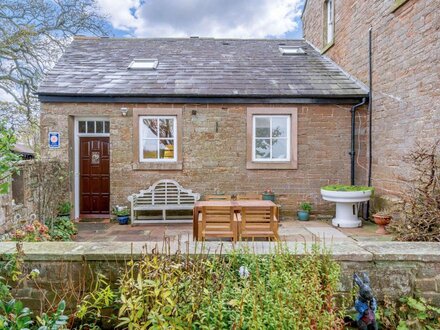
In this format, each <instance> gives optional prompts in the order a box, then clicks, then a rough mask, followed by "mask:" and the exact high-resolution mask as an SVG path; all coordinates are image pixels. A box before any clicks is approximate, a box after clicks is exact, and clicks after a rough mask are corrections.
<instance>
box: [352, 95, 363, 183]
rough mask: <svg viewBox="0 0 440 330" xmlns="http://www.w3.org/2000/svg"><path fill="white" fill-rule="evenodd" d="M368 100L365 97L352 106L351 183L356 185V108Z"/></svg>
mask: <svg viewBox="0 0 440 330" xmlns="http://www.w3.org/2000/svg"><path fill="white" fill-rule="evenodd" d="M366 102H367V99H366V98H365V97H364V98H363V99H362V102H361V103H358V104H355V105H353V106H352V107H351V110H350V112H351V151H350V152H349V155H350V158H351V159H350V160H351V171H350V178H351V180H350V182H351V183H350V184H351V185H352V186H354V178H355V166H354V165H355V155H356V151H355V145H356V143H355V134H356V109H357V108H359V107H361V106H363V105H364V104H365V103H366Z"/></svg>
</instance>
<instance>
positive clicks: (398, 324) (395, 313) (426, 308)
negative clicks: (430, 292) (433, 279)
mask: <svg viewBox="0 0 440 330" xmlns="http://www.w3.org/2000/svg"><path fill="white" fill-rule="evenodd" d="M379 322H380V324H381V327H382V328H383V329H397V330H409V329H427V330H434V329H440V308H436V307H434V306H431V305H429V304H428V303H427V302H426V300H425V299H423V298H412V297H403V298H401V299H399V301H398V302H391V301H388V300H387V301H385V304H384V307H383V308H381V309H379Z"/></svg>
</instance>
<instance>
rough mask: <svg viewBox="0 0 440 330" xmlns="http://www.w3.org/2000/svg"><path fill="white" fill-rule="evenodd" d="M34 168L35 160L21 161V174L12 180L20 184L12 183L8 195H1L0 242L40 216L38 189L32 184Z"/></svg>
mask: <svg viewBox="0 0 440 330" xmlns="http://www.w3.org/2000/svg"><path fill="white" fill-rule="evenodd" d="M34 166H35V161H34V160H24V161H21V162H20V163H19V164H18V168H19V172H18V173H16V174H14V176H13V178H12V181H13V180H17V181H20V183H19V184H17V185H15V184H14V182H11V185H10V186H9V191H8V193H7V194H5V195H0V240H1V237H2V236H3V235H5V234H7V233H9V232H10V231H12V230H13V229H15V228H16V227H17V226H20V225H22V224H23V223H25V222H28V221H30V220H32V219H35V217H36V216H37V215H38V203H37V189H36V187H35V185H33V184H32V182H33V178H32V177H33V172H34ZM14 198H15V199H17V200H15V199H14Z"/></svg>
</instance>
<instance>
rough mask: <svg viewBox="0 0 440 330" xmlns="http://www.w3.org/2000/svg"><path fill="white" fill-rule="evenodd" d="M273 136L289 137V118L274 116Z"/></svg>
mask: <svg viewBox="0 0 440 330" xmlns="http://www.w3.org/2000/svg"><path fill="white" fill-rule="evenodd" d="M272 137H287V118H286V117H273V118H272Z"/></svg>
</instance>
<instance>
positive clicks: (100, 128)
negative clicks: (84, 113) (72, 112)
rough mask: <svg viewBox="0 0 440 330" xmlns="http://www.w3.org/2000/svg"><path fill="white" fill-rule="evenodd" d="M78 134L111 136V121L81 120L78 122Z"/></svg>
mask: <svg viewBox="0 0 440 330" xmlns="http://www.w3.org/2000/svg"><path fill="white" fill-rule="evenodd" d="M77 122H78V128H77V133H78V134H80V135H81V134H92V135H99V134H109V133H110V121H109V120H97V119H79V120H78V121H77Z"/></svg>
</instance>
